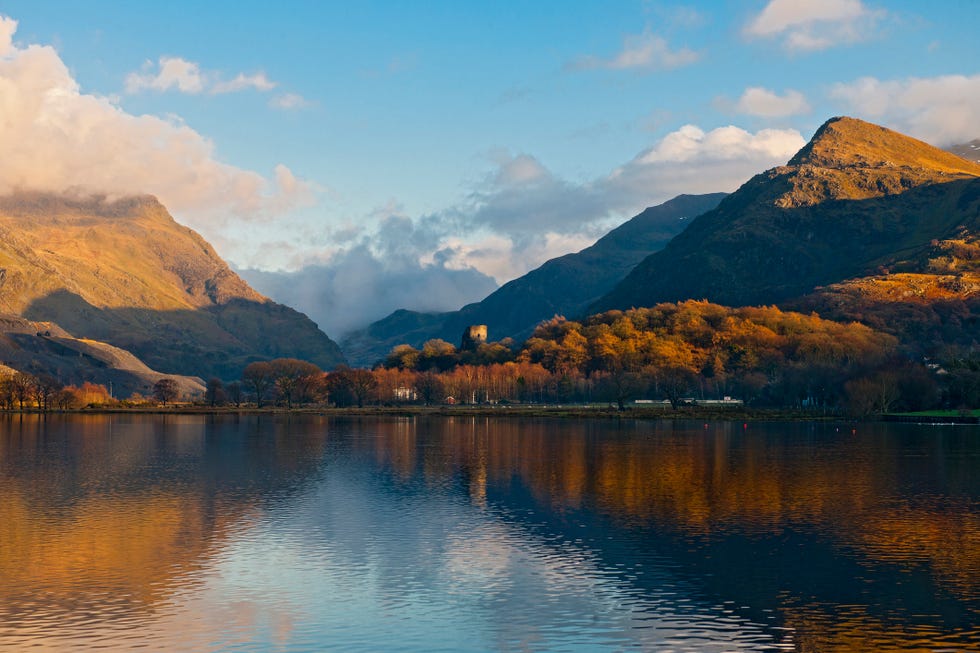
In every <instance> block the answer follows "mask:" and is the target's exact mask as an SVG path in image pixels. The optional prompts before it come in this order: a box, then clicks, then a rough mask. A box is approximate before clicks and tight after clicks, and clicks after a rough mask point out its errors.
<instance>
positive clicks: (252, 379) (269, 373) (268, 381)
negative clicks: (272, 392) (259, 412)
mask: <svg viewBox="0 0 980 653" xmlns="http://www.w3.org/2000/svg"><path fill="white" fill-rule="evenodd" d="M242 380H243V381H244V382H245V383H246V384H247V385H248V386H249V387H251V388H252V392H254V393H255V405H256V406H258V407H259V408H261V407H262V397H264V396H265V393H266V392H268V391H269V388H270V387H271V386H272V382H273V381H274V380H275V371H274V370H273V369H272V365H270V364H269V363H268V362H267V361H256V362H254V363H249V364H248V365H246V366H245V369H244V370H243V371H242Z"/></svg>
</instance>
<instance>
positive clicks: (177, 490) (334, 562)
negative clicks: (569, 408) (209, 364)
mask: <svg viewBox="0 0 980 653" xmlns="http://www.w3.org/2000/svg"><path fill="white" fill-rule="evenodd" d="M978 463H980V429H977V428H970V427H964V428H956V429H937V428H924V427H915V426H910V425H896V426H888V427H886V426H883V425H861V426H859V427H858V429H857V432H852V431H851V429H850V427H848V428H846V429H838V428H836V427H834V426H827V425H809V424H790V425H785V424H784V425H762V424H752V425H750V426H749V428H748V429H743V427H742V425H741V424H738V425H728V424H711V425H707V426H705V425H702V424H700V423H699V424H672V423H658V422H608V421H546V420H541V421H516V420H507V419H498V420H494V419H484V418H465V419H458V418H457V419H450V418H446V419H431V420H427V419H386V420H382V419H348V420H330V419H326V418H320V417H299V418H296V417H294V418H272V417H269V416H262V417H248V418H244V417H243V418H234V417H227V418H209V417H191V416H166V417H153V416H86V417H68V418H57V417H48V418H46V419H45V418H41V417H32V416H24V417H17V416H14V417H2V418H0V579H2V583H0V650H22V649H31V648H34V649H37V650H79V649H95V648H99V649H102V650H131V649H133V648H137V647H142V648H146V649H148V650H177V651H180V650H184V651H217V650H236V651H238V650H246V651H266V650H282V651H310V650H343V651H352V650H354V651H356V650H363V651H377V650H424V651H433V650H445V651H457V650H473V651H482V650H520V651H523V650H531V651H536V650H548V651H552V650H568V651H596V650H623V649H627V648H637V649H640V650H650V651H740V650H744V651H759V650H788V651H807V652H810V651H814V652H816V651H820V652H823V651H927V650H950V651H960V650H980V626H978V624H980V475H978V474H977V469H978Z"/></svg>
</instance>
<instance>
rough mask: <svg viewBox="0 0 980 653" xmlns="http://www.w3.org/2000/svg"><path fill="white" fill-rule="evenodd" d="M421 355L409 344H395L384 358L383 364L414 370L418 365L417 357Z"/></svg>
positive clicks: (389, 366)
mask: <svg viewBox="0 0 980 653" xmlns="http://www.w3.org/2000/svg"><path fill="white" fill-rule="evenodd" d="M421 355H422V352H420V351H419V350H418V349H416V348H415V347H412V346H411V345H395V346H394V347H393V348H392V350H391V352H390V353H389V354H388V356H387V357H386V358H385V361H384V366H385V367H388V368H398V369H402V370H414V369H415V368H416V367H418V364H419V357H420V356H421Z"/></svg>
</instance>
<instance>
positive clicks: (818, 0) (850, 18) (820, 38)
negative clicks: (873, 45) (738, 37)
mask: <svg viewBox="0 0 980 653" xmlns="http://www.w3.org/2000/svg"><path fill="white" fill-rule="evenodd" d="M884 15H885V12H884V11H882V10H879V9H870V8H868V7H866V6H865V5H864V4H863V3H862V2H861V0H770V2H769V4H767V5H766V7H765V8H764V9H763V10H762V12H761V13H760V14H759V15H758V16H756V17H755V18H754V19H752V20H751V21H750V22H749V23H748V25H746V26H745V28H744V30H743V34H745V36H747V37H749V38H781V39H782V40H783V41H782V44H783V47H784V48H785V49H786V50H790V51H813V50H825V49H827V48H829V47H833V46H835V45H841V44H846V43H855V42H857V41H862V40H865V39H867V38H868V37H870V36H871V35H872V34H873V32H874V29H875V27H876V25H877V23H878V22H879V21H880V20H881V18H882V17H884Z"/></svg>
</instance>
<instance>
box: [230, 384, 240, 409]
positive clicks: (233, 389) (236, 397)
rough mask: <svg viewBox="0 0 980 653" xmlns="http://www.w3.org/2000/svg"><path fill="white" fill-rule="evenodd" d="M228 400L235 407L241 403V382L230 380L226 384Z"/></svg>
mask: <svg viewBox="0 0 980 653" xmlns="http://www.w3.org/2000/svg"><path fill="white" fill-rule="evenodd" d="M227 394H228V401H230V402H231V403H233V404H235V408H238V407H240V406H241V405H242V394H243V393H242V384H241V382H239V381H232V382H231V383H229V384H228V391H227Z"/></svg>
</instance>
